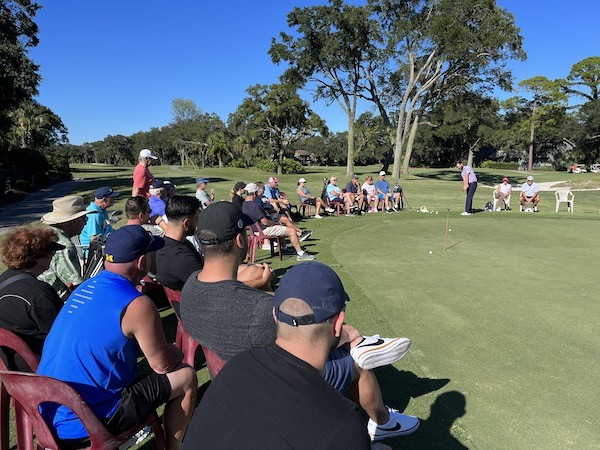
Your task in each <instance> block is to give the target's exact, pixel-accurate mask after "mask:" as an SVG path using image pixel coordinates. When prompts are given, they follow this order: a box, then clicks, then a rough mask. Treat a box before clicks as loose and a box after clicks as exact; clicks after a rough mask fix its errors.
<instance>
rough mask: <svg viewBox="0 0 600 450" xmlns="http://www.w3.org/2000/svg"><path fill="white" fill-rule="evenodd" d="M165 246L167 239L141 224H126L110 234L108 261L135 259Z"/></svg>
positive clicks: (107, 248)
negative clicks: (147, 229)
mask: <svg viewBox="0 0 600 450" xmlns="http://www.w3.org/2000/svg"><path fill="white" fill-rule="evenodd" d="M164 246H165V240H164V239H163V238H161V237H158V236H153V235H152V234H150V233H148V232H147V231H146V230H144V229H143V228H142V227H141V225H125V226H124V227H121V228H119V229H118V230H116V231H113V232H112V233H110V235H109V236H108V239H107V241H106V248H105V254H106V261H108V262H112V263H126V262H129V261H135V260H136V259H138V258H139V257H140V256H142V255H145V254H146V253H150V252H155V251H156V250H159V249H161V248H163V247H164Z"/></svg>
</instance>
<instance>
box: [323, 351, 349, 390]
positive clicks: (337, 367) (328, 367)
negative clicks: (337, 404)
mask: <svg viewBox="0 0 600 450" xmlns="http://www.w3.org/2000/svg"><path fill="white" fill-rule="evenodd" d="M353 376H354V359H352V356H350V351H349V350H348V349H346V348H344V347H340V348H337V349H335V350H334V351H333V352H331V353H330V354H329V358H327V362H326V363H325V369H324V370H323V378H325V381H327V382H328V383H329V384H330V385H331V387H333V388H334V389H335V390H336V391H338V392H340V393H341V394H342V395H345V394H346V391H347V390H348V386H350V382H351V381H352V377H353Z"/></svg>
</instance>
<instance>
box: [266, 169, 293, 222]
mask: <svg viewBox="0 0 600 450" xmlns="http://www.w3.org/2000/svg"><path fill="white" fill-rule="evenodd" d="M264 196H265V197H266V198H267V199H269V203H270V204H271V205H272V206H273V209H275V211H276V212H278V213H280V214H285V215H286V216H288V217H289V208H290V201H289V200H288V199H286V198H282V197H281V195H280V194H279V179H278V178H276V177H270V178H269V181H268V183H267V184H265V193H264Z"/></svg>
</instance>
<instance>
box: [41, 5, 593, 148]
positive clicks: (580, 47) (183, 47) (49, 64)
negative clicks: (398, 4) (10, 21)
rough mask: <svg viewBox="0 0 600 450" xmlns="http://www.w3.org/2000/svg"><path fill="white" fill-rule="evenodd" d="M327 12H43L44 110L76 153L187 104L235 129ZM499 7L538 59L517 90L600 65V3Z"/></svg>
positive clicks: (59, 8)
mask: <svg viewBox="0 0 600 450" xmlns="http://www.w3.org/2000/svg"><path fill="white" fill-rule="evenodd" d="M323 3H325V0H321V1H316V0H298V1H297V2H289V1H285V0H269V1H267V0H244V1H240V0H229V1H227V0H221V1H216V2H214V1H197V0H195V1H194V0H177V1H172V2H169V1H158V0H145V1H141V0H124V1H123V0H121V1H115V0H104V1H102V2H88V1H79V2H65V1H57V0H53V1H50V0H41V4H42V5H43V9H42V10H40V12H39V13H38V17H37V23H38V25H39V27H40V33H39V38H40V44H39V46H38V47H37V48H35V49H33V50H32V52H31V55H32V57H33V59H34V60H35V61H36V62H37V63H38V64H40V66H41V73H42V77H43V81H42V83H41V86H40V89H39V90H40V95H39V101H40V102H41V103H42V104H44V105H46V106H48V107H50V108H51V109H52V110H53V111H54V112H55V113H57V114H58V115H59V116H61V118H62V119H63V122H64V123H65V125H66V126H67V128H68V129H69V139H70V141H71V142H72V143H74V144H81V143H83V142H93V141H96V140H100V139H103V138H104V137H105V136H107V135H109V134H113V135H114V134H125V135H130V134H132V133H134V132H137V131H142V130H149V129H150V128H151V127H161V126H164V125H166V124H168V123H169V121H170V120H171V102H172V100H173V99H174V98H176V97H182V98H189V99H192V100H193V101H194V102H196V104H197V105H198V106H199V107H200V109H201V110H202V111H203V112H207V113H213V112H214V113H216V114H218V115H219V116H220V117H221V118H222V119H223V120H227V116H228V115H229V113H231V112H233V111H235V109H236V108H237V106H238V105H239V104H240V103H241V101H242V100H243V98H244V97H245V90H246V88H248V87H249V86H251V85H253V84H256V83H261V84H271V83H276V82H277V81H278V76H279V75H280V74H281V73H282V70H283V69H282V68H281V67H278V66H275V65H274V64H273V63H272V62H271V60H270V58H269V55H268V54H267V50H268V49H269V46H270V43H271V38H272V37H275V36H277V35H278V33H279V32H280V31H282V30H286V29H287V25H286V15H287V13H288V12H289V11H291V10H292V8H293V7H294V6H310V5H316V4H323ZM353 3H362V2H360V1H358V0H357V1H354V2H353ZM498 3H499V5H500V6H501V7H503V8H505V9H507V10H509V11H510V12H511V13H513V14H514V15H515V18H516V22H517V25H518V26H519V27H520V28H521V32H522V35H523V37H524V48H525V51H526V52H527V54H528V59H527V61H525V62H515V63H513V64H512V68H513V74H514V76H515V80H516V82H518V81H520V80H523V79H526V78H529V77H531V76H534V75H545V76H546V77H548V78H558V77H564V76H566V75H567V74H568V73H569V70H570V68H571V66H572V65H573V64H574V63H576V62H578V61H580V60H582V59H583V58H586V57H588V56H598V55H600V31H599V30H600V28H599V27H598V18H599V16H600V0H570V1H565V0H547V1H541V0H498ZM304 97H305V98H306V99H307V100H308V99H310V95H309V94H306V95H304ZM314 109H315V111H316V112H318V113H319V114H320V115H321V117H323V118H324V119H325V120H326V121H327V124H328V125H329V127H330V129H331V130H333V131H343V130H344V129H345V128H346V122H345V116H344V114H343V112H342V111H341V109H340V107H339V106H338V105H337V104H333V105H331V106H329V107H327V106H325V105H323V104H320V105H319V104H317V105H314Z"/></svg>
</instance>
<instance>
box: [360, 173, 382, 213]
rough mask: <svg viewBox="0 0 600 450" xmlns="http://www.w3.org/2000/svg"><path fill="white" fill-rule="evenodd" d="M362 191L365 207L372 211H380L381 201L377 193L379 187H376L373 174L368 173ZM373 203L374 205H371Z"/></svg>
mask: <svg viewBox="0 0 600 450" xmlns="http://www.w3.org/2000/svg"><path fill="white" fill-rule="evenodd" d="M362 192H363V197H364V204H365V208H369V209H368V212H370V213H376V212H377V211H378V210H377V204H378V203H379V196H378V195H377V189H375V185H374V184H373V177H372V176H371V175H368V176H367V178H366V179H365V182H364V183H363V185H362ZM371 203H372V204H373V206H371Z"/></svg>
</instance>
